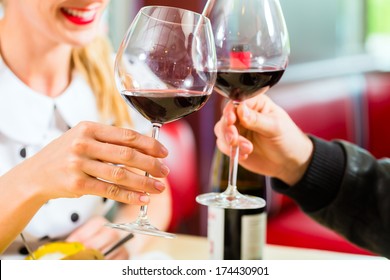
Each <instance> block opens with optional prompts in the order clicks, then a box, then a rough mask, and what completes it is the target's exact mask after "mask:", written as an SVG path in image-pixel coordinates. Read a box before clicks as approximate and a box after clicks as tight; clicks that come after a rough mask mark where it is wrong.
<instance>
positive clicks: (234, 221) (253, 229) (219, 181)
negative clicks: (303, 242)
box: [207, 149, 267, 260]
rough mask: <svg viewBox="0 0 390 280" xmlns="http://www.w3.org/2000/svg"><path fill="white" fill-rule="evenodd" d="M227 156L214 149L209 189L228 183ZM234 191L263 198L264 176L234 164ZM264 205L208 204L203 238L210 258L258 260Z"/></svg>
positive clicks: (220, 188)
mask: <svg viewBox="0 0 390 280" xmlns="http://www.w3.org/2000/svg"><path fill="white" fill-rule="evenodd" d="M228 172H229V157H228V156H226V155H224V154H223V153H222V152H220V151H219V150H218V149H216V151H215V153H214V158H213V162H212V173H211V176H210V188H211V190H212V191H213V192H223V191H224V190H225V189H226V187H227V185H228ZM237 186H238V190H239V192H240V193H242V194H249V195H253V196H258V197H261V198H263V199H264V200H265V199H266V178H265V176H262V175H259V174H255V173H253V172H250V171H248V170H246V169H245V168H243V167H242V166H239V167H238V174H237ZM266 224H267V214H266V207H263V208H259V209H245V210H237V209H222V208H215V207H208V223H207V238H208V241H209V253H210V258H211V259H219V260H221V259H223V260H261V259H263V252H264V245H265V242H266Z"/></svg>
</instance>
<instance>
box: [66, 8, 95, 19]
mask: <svg viewBox="0 0 390 280" xmlns="http://www.w3.org/2000/svg"><path fill="white" fill-rule="evenodd" d="M63 10H64V11H65V12H66V13H67V14H69V15H71V16H74V17H78V18H82V19H84V20H88V19H93V17H94V16H95V14H96V11H94V10H93V11H81V10H73V9H67V8H64V9H63Z"/></svg>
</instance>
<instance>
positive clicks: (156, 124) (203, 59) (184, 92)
mask: <svg viewBox="0 0 390 280" xmlns="http://www.w3.org/2000/svg"><path fill="white" fill-rule="evenodd" d="M216 75H217V72H216V52H215V44H214V38H213V35H212V29H211V25H210V21H209V19H208V18H206V17H205V16H203V15H201V14H198V13H195V12H192V11H188V10H184V9H180V8H174V7H167V6H146V7H143V8H141V9H140V11H139V12H138V14H137V16H136V17H135V19H134V21H133V22H132V24H131V25H130V27H129V29H128V31H127V33H126V35H125V37H124V39H123V41H122V43H121V45H120V47H119V49H118V52H117V55H116V60H115V79H116V84H117V88H118V90H119V92H120V94H121V95H122V97H123V98H124V99H125V101H126V102H127V103H128V105H130V106H131V107H133V108H134V109H135V110H136V111H138V112H139V113H140V114H141V115H142V116H144V117H145V118H146V119H147V120H149V121H150V122H151V123H152V126H153V130H152V136H153V137H154V138H156V139H158V134H159V129H160V127H161V126H162V125H163V124H165V123H168V122H172V121H175V120H178V119H180V118H183V117H185V116H187V115H189V114H191V113H193V112H195V111H197V110H199V109H200V108H202V106H203V105H204V104H205V103H206V101H207V100H208V99H209V97H210V94H211V93H212V91H213V86H214V83H215V80H216ZM145 175H146V176H149V174H148V173H146V174H145ZM109 226H111V227H114V228H118V229H122V230H126V231H134V232H138V233H142V234H149V235H155V236H162V237H168V238H172V237H173V236H174V235H173V234H171V233H167V232H163V231H160V230H158V229H157V228H155V227H154V226H153V225H151V224H150V222H149V220H148V218H147V206H146V205H145V206H141V209H140V214H139V216H138V219H137V220H136V221H135V222H130V223H124V224H109Z"/></svg>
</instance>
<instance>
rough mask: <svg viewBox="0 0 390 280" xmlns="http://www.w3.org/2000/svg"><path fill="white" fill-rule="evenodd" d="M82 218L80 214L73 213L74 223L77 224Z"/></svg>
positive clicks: (71, 216) (71, 217)
mask: <svg viewBox="0 0 390 280" xmlns="http://www.w3.org/2000/svg"><path fill="white" fill-rule="evenodd" d="M79 218H80V216H79V214H77V213H73V214H72V215H70V219H71V220H72V222H74V223H75V222H77V221H78V220H79Z"/></svg>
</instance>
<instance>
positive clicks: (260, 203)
mask: <svg viewBox="0 0 390 280" xmlns="http://www.w3.org/2000/svg"><path fill="white" fill-rule="evenodd" d="M196 201H197V202H198V203H200V204H202V205H206V206H211V207H217V208H226V209H258V208H263V207H265V205H266V202H265V200H264V199H262V198H260V197H256V196H250V195H242V194H240V193H238V194H235V195H227V194H225V193H205V194H201V195H198V196H197V197H196Z"/></svg>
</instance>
